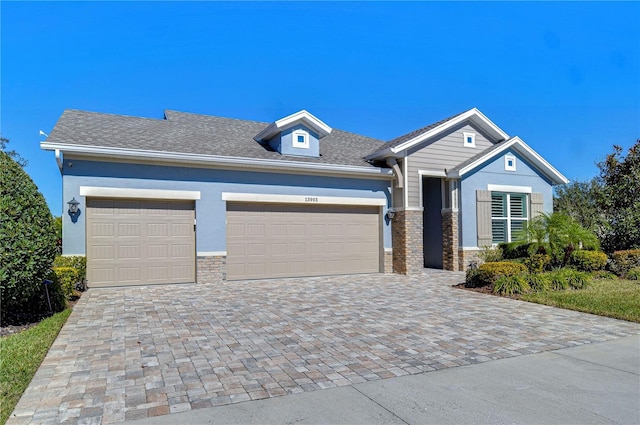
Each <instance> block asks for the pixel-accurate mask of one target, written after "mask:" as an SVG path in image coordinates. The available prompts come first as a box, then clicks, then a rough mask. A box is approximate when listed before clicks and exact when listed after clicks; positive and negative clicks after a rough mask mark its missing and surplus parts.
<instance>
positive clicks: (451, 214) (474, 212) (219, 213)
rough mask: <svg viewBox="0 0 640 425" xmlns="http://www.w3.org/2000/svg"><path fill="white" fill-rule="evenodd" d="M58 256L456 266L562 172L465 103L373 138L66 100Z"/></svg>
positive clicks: (116, 269)
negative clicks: (148, 114)
mask: <svg viewBox="0 0 640 425" xmlns="http://www.w3.org/2000/svg"><path fill="white" fill-rule="evenodd" d="M41 147H42V149H45V150H51V151H54V152H55V157H56V161H57V163H58V167H59V169H60V172H61V174H62V190H63V198H64V200H65V203H66V202H67V201H69V202H71V201H73V202H77V203H78V212H75V213H73V212H71V211H70V212H69V213H67V209H68V208H67V207H66V206H65V214H63V254H64V255H86V256H87V278H88V281H89V286H92V287H104V286H122V285H139V284H154V283H181V282H194V281H195V282H202V283H206V282H219V281H223V280H245V279H262V278H273V277H301V276H323V275H332V274H351V273H391V272H396V273H416V272H419V271H420V270H421V269H423V268H424V267H435V268H443V269H447V270H464V269H465V268H466V267H468V265H469V263H470V261H472V260H473V259H474V258H475V256H477V253H478V252H479V250H480V249H481V247H484V246H490V245H492V244H495V243H498V242H501V241H509V240H510V239H511V238H512V235H513V233H514V232H515V231H516V230H518V229H520V228H522V226H523V225H524V223H525V222H526V221H528V220H530V219H531V218H532V217H534V216H535V215H537V214H540V213H541V212H544V211H551V210H552V205H553V202H552V186H553V185H556V184H561V183H566V182H567V179H566V178H565V177H564V176H563V175H562V174H561V173H560V172H558V171H557V170H556V169H555V168H554V167H552V166H551V165H550V164H549V163H548V162H547V161H545V160H544V159H543V158H542V157H541V156H540V155H538V154H537V153H536V152H535V151H534V150H533V149H531V148H530V147H529V146H528V145H527V144H526V143H525V142H524V141H522V140H521V139H520V138H518V137H510V136H509V135H507V134H506V133H505V132H504V131H502V130H501V129H500V128H499V127H497V126H496V125H495V124H494V123H493V122H491V121H490V120H489V119H488V118H487V117H485V116H484V115H483V114H482V113H481V112H480V111H478V110H477V109H475V108H474V109H471V110H468V111H466V112H463V113H460V114H457V115H454V116H452V117H449V118H447V119H444V120H442V121H439V122H437V123H434V124H431V125H428V126H426V127H423V128H421V129H418V130H415V131H413V132H411V133H408V134H405V135H403V136H400V137H398V138H396V139H393V140H391V141H388V142H385V141H382V140H377V139H374V138H370V137H365V136H361V135H357V134H354V133H349V132H346V131H342V130H338V129H333V128H331V127H330V126H329V125H327V124H326V123H324V122H323V121H321V120H320V119H319V118H317V117H315V116H314V115H312V114H310V113H309V112H307V111H300V112H297V113H294V114H292V115H289V116H286V117H283V118H280V119H278V120H276V121H274V122H271V123H265V122H256V121H246V120H238V119H230V118H221V117H214V116H207V115H198V114H192V113H185V112H177V111H165V113H164V119H149V118H139V117H130V116H122V115H111V114H103V113H94V112H86V111H78V110H66V111H64V113H63V114H62V116H61V117H60V119H59V120H58V122H57V124H56V125H55V127H54V129H53V130H52V131H51V133H50V135H49V137H48V138H47V139H46V141H44V142H42V143H41Z"/></svg>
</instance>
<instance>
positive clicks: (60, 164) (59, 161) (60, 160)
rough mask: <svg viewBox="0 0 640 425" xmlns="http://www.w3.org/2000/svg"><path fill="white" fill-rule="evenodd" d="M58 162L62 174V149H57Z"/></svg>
mask: <svg viewBox="0 0 640 425" xmlns="http://www.w3.org/2000/svg"><path fill="white" fill-rule="evenodd" d="M56 163H57V164H58V169H59V170H60V174H62V165H63V164H62V156H61V153H60V149H56Z"/></svg>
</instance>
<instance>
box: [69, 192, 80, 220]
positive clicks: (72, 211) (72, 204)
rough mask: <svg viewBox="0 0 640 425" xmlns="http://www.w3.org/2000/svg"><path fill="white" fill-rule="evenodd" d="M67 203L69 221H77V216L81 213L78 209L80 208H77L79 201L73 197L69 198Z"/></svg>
mask: <svg viewBox="0 0 640 425" xmlns="http://www.w3.org/2000/svg"><path fill="white" fill-rule="evenodd" d="M67 204H68V205H69V211H68V212H69V217H71V222H72V223H75V222H77V221H78V217H80V214H82V211H81V210H80V208H78V205H80V202H78V201H76V198H75V197H74V198H73V199H72V200H70V201H69V202H67Z"/></svg>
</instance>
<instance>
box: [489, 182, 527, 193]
mask: <svg viewBox="0 0 640 425" xmlns="http://www.w3.org/2000/svg"><path fill="white" fill-rule="evenodd" d="M487 190H489V191H491V192H513V193H532V192H533V189H532V188H530V187H529V186H508V185H504V184H488V185H487Z"/></svg>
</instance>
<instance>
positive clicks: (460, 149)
mask: <svg viewBox="0 0 640 425" xmlns="http://www.w3.org/2000/svg"><path fill="white" fill-rule="evenodd" d="M463 133H475V135H476V147H475V148H470V147H465V146H464V145H463V144H464V136H463ZM495 143H496V141H495V140H493V139H491V138H490V137H489V136H488V135H486V134H484V133H483V132H482V131H480V130H479V129H477V128H476V127H475V126H474V125H472V124H470V123H469V122H466V123H462V124H460V125H459V126H456V127H455V128H453V129H451V130H450V131H449V132H447V133H445V134H443V135H442V136H440V137H438V138H436V139H434V140H430V141H427V142H425V143H421V144H419V145H418V146H415V147H413V148H411V149H409V151H408V152H407V156H408V161H407V165H408V173H409V174H408V177H409V182H408V183H409V184H408V187H407V189H406V190H407V191H408V196H409V206H411V207H418V206H420V184H419V179H420V177H419V175H418V170H436V171H444V170H445V169H447V170H450V169H452V168H454V167H455V166H457V165H458V164H460V163H462V162H464V161H466V160H467V159H469V158H471V157H473V156H475V155H478V154H479V153H481V152H482V151H484V150H486V149H488V148H490V147H492V146H493V145H494V144H495Z"/></svg>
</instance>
